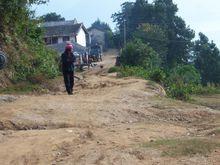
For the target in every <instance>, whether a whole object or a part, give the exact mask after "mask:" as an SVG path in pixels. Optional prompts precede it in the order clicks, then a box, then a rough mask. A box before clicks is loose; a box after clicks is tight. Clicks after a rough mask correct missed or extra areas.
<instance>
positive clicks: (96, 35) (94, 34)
mask: <svg viewBox="0 0 220 165" xmlns="http://www.w3.org/2000/svg"><path fill="white" fill-rule="evenodd" d="M88 32H89V35H90V37H91V45H95V44H96V43H97V44H99V45H101V46H102V47H103V48H105V45H106V43H105V32H104V31H102V30H100V29H98V28H93V27H91V28H89V29H88Z"/></svg>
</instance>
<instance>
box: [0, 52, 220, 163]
mask: <svg viewBox="0 0 220 165" xmlns="http://www.w3.org/2000/svg"><path fill="white" fill-rule="evenodd" d="M115 54H116V52H114V51H112V52H108V53H107V55H106V56H105V58H104V61H103V63H101V64H98V66H96V67H95V68H93V69H91V70H90V71H86V72H84V73H82V74H80V75H78V76H79V77H81V78H82V79H81V80H80V81H77V82H76V89H75V94H74V95H73V96H67V95H66V94H65V93H64V92H63V91H64V87H63V85H62V80H59V82H57V86H58V89H59V90H60V91H59V92H57V93H54V95H49V94H48V95H42V96H1V98H4V99H2V100H0V114H1V115H0V130H1V131H0V146H1V147H0V164H2V165H6V164H28V165H29V164H30V165H35V164H42V165H44V164H54V165H58V164H60V165H64V164H65V165H68V164H70V165H72V164H77V165H78V164H79V165H87V164H88V165H90V164H97V165H101V164H103V165H108V164H114V165H134V164H135V165H138V164H141V165H142V164H190V165H191V164H204V165H205V164H216V165H217V164H218V162H220V157H219V154H220V150H219V148H218V147H217V148H215V147H213V148H211V149H210V152H208V153H206V155H204V154H203V153H202V152H201V153H199V152H198V151H194V150H193V152H195V154H193V152H192V154H191V155H187V154H184V152H183V154H180V155H179V156H175V157H174V156H172V155H167V154H163V153H164V152H165V151H167V150H165V149H170V148H171V149H172V147H171V146H170V147H168V148H166V145H170V144H172V143H171V142H172V139H194V138H196V139H197V138H198V137H199V138H200V139H206V140H208V141H210V142H213V143H208V144H210V145H211V144H218V143H219V138H218V137H219V135H218V131H216V130H217V129H218V128H219V127H220V113H219V112H218V111H214V110H212V109H210V108H207V107H203V106H198V105H193V104H189V103H184V102H180V101H174V100H171V99H167V98H166V97H164V96H163V92H161V89H160V88H159V87H158V85H154V84H152V83H149V82H147V81H145V80H140V79H135V78H125V79H118V78H117V77H116V76H115V75H114V74H108V73H107V70H108V68H109V67H111V66H112V65H113V64H114V59H115ZM100 65H102V66H103V67H104V68H102V69H101V68H100V67H99V66H100ZM161 139H162V140H169V139H171V141H169V143H168V144H167V142H166V143H165V142H164V143H165V144H166V145H164V146H162V147H161V146H160V145H159V147H156V148H155V147H149V148H148V147H144V146H146V145H144V144H146V143H154V142H157V140H161ZM174 142H175V144H176V141H174ZM174 142H173V143H174ZM199 142H200V143H201V144H202V143H203V141H199ZM214 142H215V143H214ZM172 145H173V144H172ZM156 146H157V145H156ZM188 149H189V148H188ZM168 151H169V152H170V150H168ZM168 151H167V152H166V153H169V152H168ZM190 151H191V150H190V149H189V152H190ZM176 152H179V150H178V151H176ZM181 153H182V152H181Z"/></svg>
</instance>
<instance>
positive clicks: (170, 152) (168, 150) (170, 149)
mask: <svg viewBox="0 0 220 165" xmlns="http://www.w3.org/2000/svg"><path fill="white" fill-rule="evenodd" d="M143 147H146V148H156V149H160V150H162V156H170V157H179V156H193V155H196V154H200V155H204V156H206V155H207V154H209V153H211V152H212V151H213V150H215V149H217V148H220V143H217V142H215V141H210V140H207V139H169V140H157V141H155V142H151V143H145V144H143Z"/></svg>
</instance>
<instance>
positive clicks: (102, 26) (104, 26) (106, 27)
mask: <svg viewBox="0 0 220 165" xmlns="http://www.w3.org/2000/svg"><path fill="white" fill-rule="evenodd" d="M91 28H96V29H99V30H102V31H111V28H110V26H109V24H107V23H105V22H102V21H101V20H100V19H97V20H96V21H95V22H94V23H92V25H91Z"/></svg>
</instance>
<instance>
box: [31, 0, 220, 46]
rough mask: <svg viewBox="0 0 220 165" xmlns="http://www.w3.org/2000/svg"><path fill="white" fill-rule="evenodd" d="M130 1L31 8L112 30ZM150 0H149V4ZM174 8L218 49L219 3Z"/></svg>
mask: <svg viewBox="0 0 220 165" xmlns="http://www.w3.org/2000/svg"><path fill="white" fill-rule="evenodd" d="M125 1H132V0H50V2H49V3H48V4H46V5H40V6H34V7H33V8H34V9H36V15H37V16H40V15H43V14H46V13H49V12H56V13H58V14H61V15H62V16H63V17H65V18H66V20H73V19H74V18H76V19H77V20H78V22H83V23H84V24H85V26H86V27H89V26H90V25H91V24H92V23H93V22H94V21H95V20H96V19H97V18H99V19H100V20H101V21H104V22H107V23H109V24H110V25H111V27H112V28H113V29H114V27H115V24H114V23H113V22H112V19H111V15H112V14H113V13H115V12H117V11H119V10H120V5H121V4H122V3H123V2H125ZM151 1H152V0H149V2H151ZM173 1H174V3H176V4H177V5H178V8H179V12H178V16H180V17H182V18H183V19H184V20H185V21H186V24H187V25H189V26H190V27H191V28H192V29H193V30H195V32H196V33H197V34H198V33H199V32H203V33H204V34H206V35H207V36H208V37H209V39H210V40H213V41H214V42H215V43H216V44H217V46H218V47H219V48H220V8H219V6H220V1H219V0H209V1H202V0H173Z"/></svg>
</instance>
